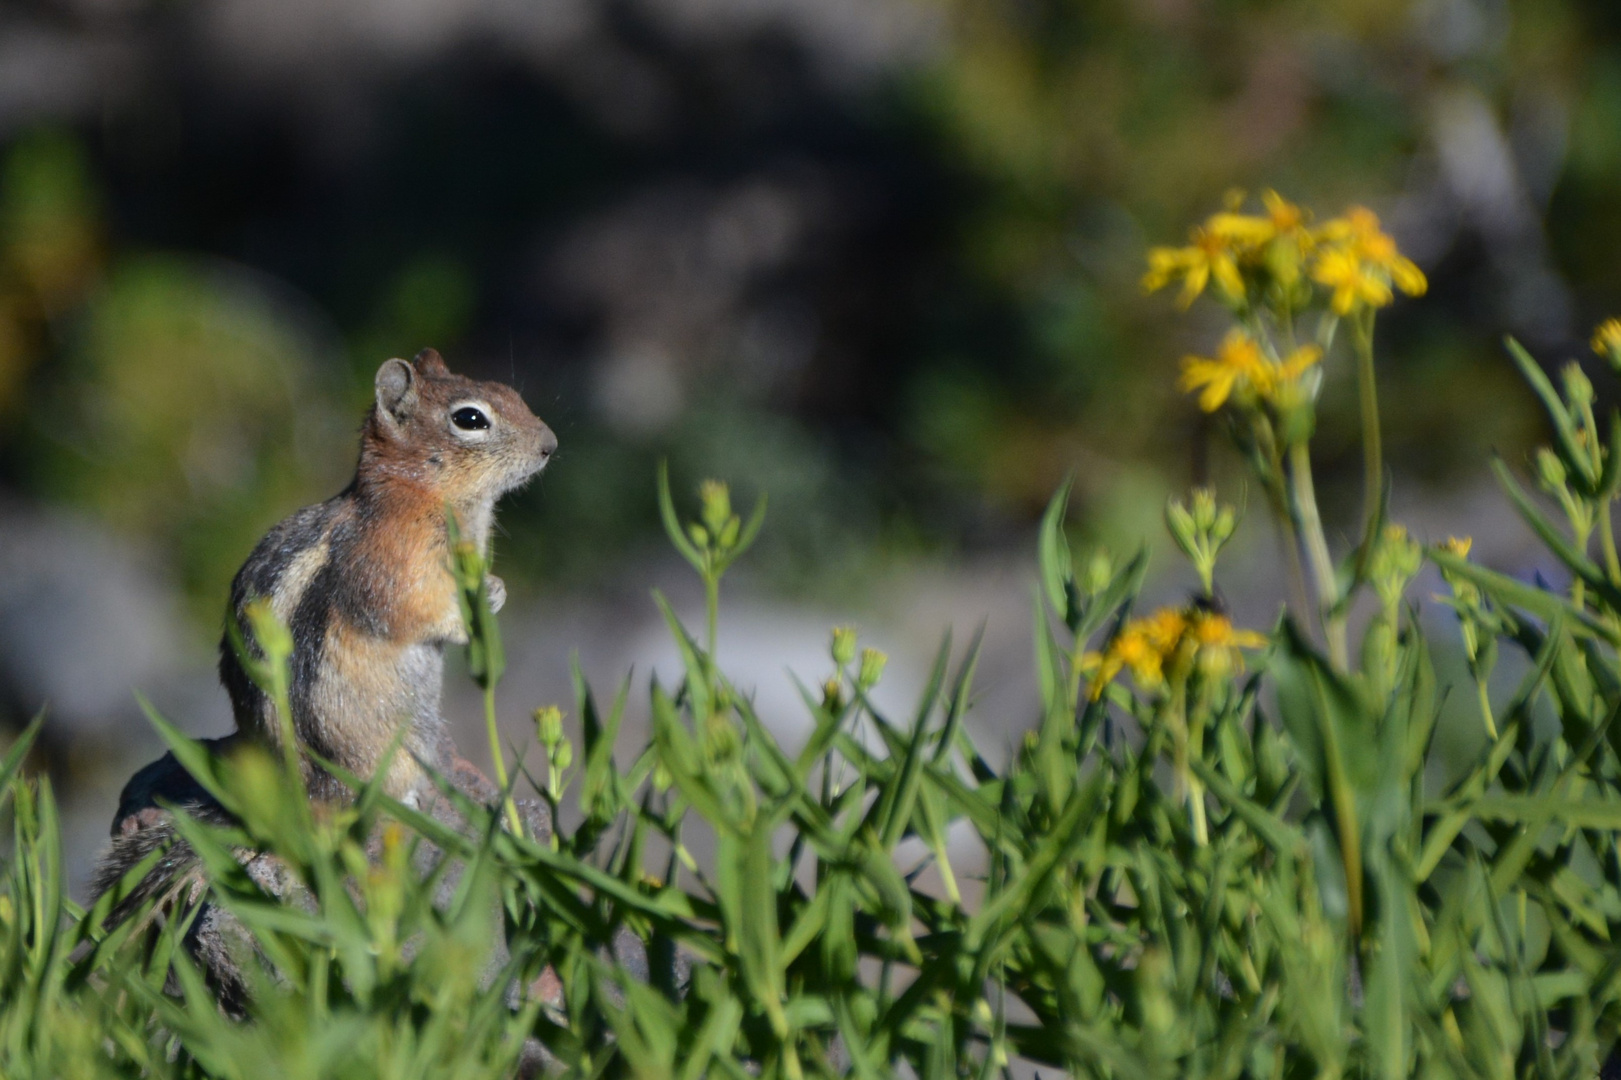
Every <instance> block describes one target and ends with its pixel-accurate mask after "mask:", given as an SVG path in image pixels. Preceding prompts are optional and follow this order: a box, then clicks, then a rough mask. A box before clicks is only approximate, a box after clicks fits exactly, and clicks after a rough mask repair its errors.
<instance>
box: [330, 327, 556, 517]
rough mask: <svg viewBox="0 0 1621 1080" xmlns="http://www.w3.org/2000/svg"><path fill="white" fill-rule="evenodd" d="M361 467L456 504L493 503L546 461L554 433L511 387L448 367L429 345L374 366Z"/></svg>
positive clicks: (370, 476) (553, 446)
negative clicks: (374, 391)
mask: <svg viewBox="0 0 1621 1080" xmlns="http://www.w3.org/2000/svg"><path fill="white" fill-rule="evenodd" d="M375 382H376V389H377V400H376V402H375V403H374V404H373V406H372V410H371V414H370V415H369V416H368V417H367V418H366V426H365V433H364V437H363V439H362V442H361V454H360V475H361V477H362V478H364V479H368V480H371V479H380V478H381V477H382V476H383V475H388V476H393V477H396V478H398V479H404V480H408V481H410V482H412V483H414V484H418V485H421V486H424V487H427V488H430V489H431V490H432V491H433V492H434V493H435V494H436V495H437V496H438V497H439V498H441V499H442V500H443V501H445V502H447V503H450V504H451V505H454V506H459V507H461V506H472V505H478V504H485V503H493V502H494V501H495V500H496V499H497V498H499V497H500V496H502V495H503V494H505V493H506V492H508V491H511V490H512V489H513V488H515V487H518V486H519V485H521V484H522V483H523V482H524V481H526V480H528V479H529V478H530V477H532V476H534V475H535V474H536V473H538V472H540V470H541V469H543V468H545V466H546V462H547V461H548V460H550V458H551V456H552V451H554V450H556V449H557V436H556V435H553V434H552V429H551V428H549V427H547V426H546V425H545V424H544V423H542V422H541V420H540V418H539V417H537V416H536V415H535V414H534V413H532V412H530V411H529V407H528V406H526V405H525V404H524V403H523V399H522V398H520V397H519V396H518V393H517V391H516V390H513V389H512V387H510V386H506V385H504V384H502V383H497V382H479V381H477V380H475V379H468V378H465V377H463V376H461V375H455V374H452V373H451V371H450V369H449V368H447V367H446V366H445V361H444V359H443V358H441V357H440V355H439V354H438V353H437V352H436V351H434V350H433V349H423V350H422V351H421V352H419V353H417V355H416V357H415V359H413V360H411V361H409V362H407V361H405V360H388V361H385V362H384V364H383V366H382V367H380V368H378V369H377V378H376V380H375Z"/></svg>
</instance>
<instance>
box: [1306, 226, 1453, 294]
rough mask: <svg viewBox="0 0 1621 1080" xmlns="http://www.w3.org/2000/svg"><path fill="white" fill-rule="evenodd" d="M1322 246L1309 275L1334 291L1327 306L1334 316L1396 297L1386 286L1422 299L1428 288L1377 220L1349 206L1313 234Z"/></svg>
mask: <svg viewBox="0 0 1621 1080" xmlns="http://www.w3.org/2000/svg"><path fill="white" fill-rule="evenodd" d="M1317 239H1318V241H1319V243H1320V244H1321V245H1322V246H1321V249H1320V250H1319V251H1318V253H1317V259H1316V263H1315V265H1314V266H1313V267H1312V272H1311V276H1312V278H1313V279H1314V280H1315V281H1316V282H1317V283H1318V284H1320V285H1326V286H1328V287H1329V288H1330V289H1333V290H1334V295H1333V297H1332V298H1331V299H1330V300H1329V306H1330V307H1332V308H1333V309H1334V312H1335V314H1338V315H1349V314H1350V313H1351V309H1352V308H1355V307H1358V306H1365V307H1370V308H1381V307H1385V306H1386V305H1388V304H1389V303H1390V302H1391V301H1392V300H1394V299H1395V294H1394V293H1393V292H1392V291H1391V286H1393V285H1394V286H1395V287H1396V288H1398V289H1400V290H1401V291H1402V292H1404V293H1406V294H1407V295H1408V296H1423V295H1424V290H1426V289H1427V288H1429V282H1427V281H1425V280H1424V274H1423V272H1422V271H1421V270H1419V268H1418V267H1417V266H1415V265H1413V260H1411V259H1409V258H1408V257H1407V256H1405V255H1403V254H1402V253H1401V252H1399V251H1397V250H1396V241H1395V240H1393V239H1391V238H1390V236H1389V235H1387V234H1386V233H1385V231H1384V230H1383V229H1381V228H1380V227H1379V216H1378V215H1377V214H1375V213H1374V212H1373V211H1372V210H1368V209H1366V208H1365V207H1361V206H1353V207H1352V208H1351V209H1350V210H1349V211H1347V213H1346V215H1345V216H1344V217H1342V218H1335V219H1334V220H1333V221H1330V222H1327V223H1326V224H1324V225H1323V227H1322V228H1321V229H1320V230H1318V233H1317Z"/></svg>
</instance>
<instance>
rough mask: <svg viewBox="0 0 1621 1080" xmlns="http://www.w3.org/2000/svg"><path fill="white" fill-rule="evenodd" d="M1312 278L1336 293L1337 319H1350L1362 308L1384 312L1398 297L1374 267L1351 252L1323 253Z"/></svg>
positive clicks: (1332, 300) (1349, 250) (1334, 306)
mask: <svg viewBox="0 0 1621 1080" xmlns="http://www.w3.org/2000/svg"><path fill="white" fill-rule="evenodd" d="M1311 276H1312V278H1313V279H1315V280H1316V281H1317V282H1318V283H1319V284H1321V285H1327V286H1328V287H1329V288H1331V289H1333V290H1334V296H1333V298H1332V299H1330V300H1329V306H1330V307H1332V308H1333V309H1334V313H1335V314H1337V315H1349V314H1350V313H1351V309H1352V308H1354V307H1356V306H1357V305H1359V304H1364V305H1366V306H1368V307H1373V308H1381V307H1385V306H1386V305H1388V304H1389V303H1390V302H1391V301H1392V300H1393V299H1395V296H1394V294H1392V293H1391V291H1390V283H1389V281H1387V280H1386V279H1385V276H1384V275H1383V274H1380V273H1379V272H1378V271H1377V270H1376V269H1374V267H1373V266H1372V264H1370V263H1365V262H1363V261H1362V260H1361V259H1360V258H1358V257H1357V254H1356V252H1354V251H1352V250H1351V249H1349V248H1334V249H1332V250H1329V251H1325V252H1323V253H1322V254H1321V255H1320V256H1318V258H1317V265H1316V266H1314V267H1312V271H1311Z"/></svg>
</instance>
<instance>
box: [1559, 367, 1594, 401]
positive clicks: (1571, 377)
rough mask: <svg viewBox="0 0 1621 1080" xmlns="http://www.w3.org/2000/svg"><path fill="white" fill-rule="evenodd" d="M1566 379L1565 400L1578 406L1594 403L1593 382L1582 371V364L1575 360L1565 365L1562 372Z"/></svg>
mask: <svg viewBox="0 0 1621 1080" xmlns="http://www.w3.org/2000/svg"><path fill="white" fill-rule="evenodd" d="M1562 374H1563V376H1564V380H1565V400H1566V401H1568V402H1570V404H1571V405H1572V406H1574V407H1576V408H1581V407H1582V406H1583V405H1591V404H1593V397H1594V395H1593V384H1592V382H1590V381H1589V380H1588V378H1587V376H1586V375H1585V374H1584V373H1583V372H1582V368H1581V365H1580V364H1577V363H1576V362H1575V361H1571V362H1570V363H1568V364H1566V365H1565V370H1564V371H1563V372H1562Z"/></svg>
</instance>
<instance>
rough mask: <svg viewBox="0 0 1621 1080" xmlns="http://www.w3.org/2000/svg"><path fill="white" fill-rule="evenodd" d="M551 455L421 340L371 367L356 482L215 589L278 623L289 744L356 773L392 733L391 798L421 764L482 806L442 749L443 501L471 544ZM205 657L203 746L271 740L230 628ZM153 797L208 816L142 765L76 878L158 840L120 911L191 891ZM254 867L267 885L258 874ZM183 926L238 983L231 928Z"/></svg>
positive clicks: (181, 783)
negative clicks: (105, 838) (288, 648)
mask: <svg viewBox="0 0 1621 1080" xmlns="http://www.w3.org/2000/svg"><path fill="white" fill-rule="evenodd" d="M556 448H557V438H556V436H554V435H553V434H552V432H551V429H550V428H548V427H547V426H546V425H545V424H544V423H542V422H541V421H540V420H539V419H538V418H537V417H536V416H535V415H534V414H533V413H531V412H530V411H529V409H528V408H527V407H526V406H525V405H524V403H523V400H522V399H521V398H520V397H519V396H518V394H517V392H516V391H514V390H513V389H512V388H511V387H508V386H503V385H501V384H500V383H493V382H477V381H474V380H472V379H467V378H463V377H461V376H459V375H453V374H451V372H450V371H449V370H448V369H447V368H446V367H445V363H444V361H443V360H442V359H441V358H440V356H439V354H438V353H437V352H435V351H433V350H432V349H424V350H423V351H422V352H421V353H418V354H417V356H416V358H415V360H413V361H412V362H410V363H407V362H406V361H404V360H390V361H388V362H387V363H385V364H384V365H383V366H382V367H381V368H379V369H378V370H377V378H376V401H375V403H374V404H373V405H372V408H371V411H370V412H369V413H368V414H367V416H366V421H365V424H364V425H363V427H362V429H361V440H360V462H359V464H358V466H357V467H356V469H355V478H354V481H353V482H352V483H350V485H349V486H348V487H347V488H345V489H344V490H343V491H342V492H341V493H339V494H337V495H335V496H333V497H332V498H330V499H328V500H327V501H326V502H323V503H319V504H317V505H315V506H310V507H306V508H304V509H303V510H300V511H298V512H297V513H295V514H293V515H292V516H291V517H289V518H287V519H286V520H284V521H283V522H281V524H279V525H277V526H276V527H275V528H273V529H271V530H270V532H269V533H267V534H266V535H265V537H264V539H263V540H261V541H260V542H259V544H258V546H257V547H255V548H254V550H253V553H252V554H251V555H249V556H248V560H247V562H246V563H244V564H243V566H242V569H241V570H240V571H238V573H237V575H236V580H235V582H234V583H233V585H232V587H231V608H230V613H229V616H228V617H230V618H232V619H235V620H237V621H238V622H239V623H240V622H242V620H243V609H244V607H245V606H246V605H247V604H248V603H250V602H251V601H253V600H255V599H257V598H260V597H264V598H268V600H269V601H270V605H271V607H272V609H273V610H274V611H275V613H276V614H277V615H278V616H279V617H280V618H281V620H282V621H283V622H284V623H286V624H287V626H288V628H289V629H290V630H291V632H292V638H293V655H292V662H291V671H290V673H289V674H290V676H291V681H290V688H291V695H290V696H291V705H292V714H293V715H292V722H293V723H292V726H293V731H294V735H295V737H296V738H297V739H298V740H299V741H300V742H301V743H302V744H303V746H304V748H306V749H308V750H309V751H312V752H313V753H314V754H316V755H319V756H320V757H322V758H324V759H326V760H328V761H331V762H332V763H334V764H335V765H338V766H341V767H342V768H344V769H345V770H347V771H349V772H351V773H353V774H355V775H356V776H359V777H361V778H363V779H365V778H369V777H371V776H372V775H373V773H374V772H375V771H376V769H377V767H378V766H379V765H380V764H381V763H382V760H383V757H384V755H385V754H386V753H387V752H388V750H389V748H390V747H391V746H392V745H393V744H394V741H395V739H396V737H397V736H398V735H399V734H400V732H401V729H402V727H403V728H404V729H405V736H404V739H403V743H402V745H401V748H400V751H399V752H398V753H396V754H395V756H394V757H393V759H392V761H391V762H390V765H389V772H388V776H387V778H386V780H385V789H386V790H387V791H388V793H389V794H390V795H393V796H394V797H396V798H399V799H401V800H403V801H410V802H416V801H418V799H419V798H420V797H421V796H422V795H423V794H424V785H423V780H424V774H423V771H422V768H421V764H420V763H424V762H425V763H428V764H429V765H431V766H433V767H435V768H438V769H440V770H442V771H446V772H448V773H449V774H450V777H451V779H452V782H453V783H455V784H456V786H457V787H459V788H461V789H462V790H463V791H464V792H467V793H469V794H474V793H475V792H476V795H475V797H478V798H480V799H481V801H488V799H489V798H490V797H492V796H493V794H494V792H493V789H492V788H491V787H490V785H489V784H488V781H485V780H484V779H483V778H482V777H481V776H479V775H478V774H477V770H476V769H473V768H472V767H471V766H470V765H468V764H467V763H466V762H464V761H462V760H460V758H459V757H458V756H457V755H456V754H455V750H454V747H453V745H452V744H451V743H450V740H449V738H448V737H447V736H446V734H445V731H444V720H443V718H442V716H441V715H440V693H441V688H442V683H443V666H444V649H445V646H446V645H447V644H455V643H460V642H465V641H466V631H465V629H464V627H463V624H462V616H461V609H460V602H459V600H458V598H457V591H456V584H455V579H454V577H453V576H452V573H451V563H450V558H451V551H450V547H449V543H448V541H449V530H448V528H447V524H446V516H447V510H448V511H449V512H453V513H454V514H455V516H456V520H457V524H458V528H459V530H460V532H461V534H462V536H463V537H464V538H466V539H470V540H472V541H473V542H474V543H476V544H477V545H478V547H479V549H480V550H481V551H485V552H487V550H488V545H489V538H490V530H491V527H492V524H493V520H494V512H495V502H496V500H497V499H498V498H500V497H501V496H502V495H503V494H505V493H507V492H509V491H511V490H512V489H513V488H515V487H517V486H519V485H520V484H522V483H524V481H526V480H528V479H530V478H531V477H533V476H534V475H535V474H536V473H538V472H539V471H540V470H541V469H542V468H544V467H545V465H546V462H547V460H548V459H549V458H550V457H551V454H552V452H553V451H554V450H555V449H556ZM489 585H490V588H489V594H490V598H491V606H492V607H495V608H499V607H500V605H501V602H502V601H503V600H504V598H505V588H504V586H502V584H501V582H500V581H499V579H496V578H493V577H492V578H490V579H489ZM251 647H252V646H250V648H251ZM219 667H220V678H221V680H222V681H223V682H224V684H225V688H226V690H227V692H228V693H229V694H230V697H231V705H232V708H233V710H234V712H235V714H236V722H237V733H236V734H235V735H233V736H230V737H228V738H226V739H222V740H216V741H215V742H214V746H215V749H217V750H221V751H226V750H229V749H230V748H231V746H232V745H233V744H236V743H239V742H241V741H244V740H252V741H257V742H260V743H261V744H265V745H269V746H271V747H273V748H276V747H278V744H279V742H280V731H281V728H280V725H279V724H278V722H277V719H276V716H275V713H274V705H273V704H272V703H271V701H270V700H269V698H268V696H267V695H266V694H264V693H263V692H262V691H261V690H260V689H259V688H258V686H256V685H255V684H254V683H253V681H252V680H251V679H249V678H248V675H247V673H246V672H245V671H244V670H243V668H242V665H241V662H240V661H239V659H238V656H237V653H236V650H235V648H234V647H233V646H232V644H231V641H230V634H229V633H228V634H227V635H226V640H225V641H224V642H223V643H222V644H221V647H220V665H219ZM306 780H307V782H308V784H309V788H310V794H311V796H312V797H314V798H316V799H318V800H341V799H344V798H346V797H347V796H348V790H347V789H346V788H345V787H344V786H343V785H342V784H341V783H339V782H338V781H337V780H336V779H334V778H333V777H331V776H329V775H327V774H326V773H324V772H322V771H320V770H319V769H315V768H313V767H311V768H307V769H306ZM165 805H169V806H179V807H182V808H184V809H186V810H187V811H189V812H194V813H196V814H197V815H198V816H200V817H203V818H205V819H214V820H218V819H219V818H220V817H221V815H222V814H223V811H222V810H221V809H220V808H219V806H218V804H217V803H214V802H213V800H212V799H210V798H209V797H208V796H207V794H206V793H205V792H204V791H203V790H202V789H201V787H200V786H198V785H197V783H196V781H195V780H193V779H192V778H191V777H190V776H188V775H187V774H186V773H185V770H184V769H183V768H181V767H180V766H179V764H178V763H177V762H176V761H175V759H174V757H173V756H172V755H166V756H165V757H164V758H163V759H161V760H160V761H157V762H154V763H153V764H151V765H148V766H147V767H146V768H144V769H142V770H140V771H139V772H138V773H136V775H135V776H134V777H133V778H132V779H131V780H130V782H129V784H128V785H126V786H125V789H124V792H123V795H122V797H121V803H120V807H119V810H118V815H117V817H116V818H115V820H114V822H113V837H114V839H113V845H112V848H111V849H110V850H109V851H108V852H107V853H106V854H105V855H104V856H103V858H102V860H101V862H100V864H99V865H98V866H97V869H96V872H95V875H94V880H93V882H92V889H93V890H94V892H95V893H96V895H98V896H99V895H100V894H101V893H102V892H104V891H106V890H107V889H108V888H110V887H111V886H112V885H113V884H114V883H116V882H117V881H118V880H119V879H120V878H121V877H122V875H123V874H124V873H125V872H126V871H127V870H128V869H129V868H130V867H132V866H134V865H135V864H136V863H138V862H140V861H141V859H142V858H144V857H145V856H146V855H147V854H149V853H150V852H153V851H155V850H157V849H158V848H160V847H163V846H165V845H168V846H169V854H168V855H167V856H166V857H164V859H163V860H162V861H161V862H160V863H159V864H158V865H157V866H156V867H154V869H153V870H152V871H151V872H150V873H149V874H148V875H147V876H146V878H145V879H143V881H142V883H141V885H140V887H138V888H137V889H136V890H135V893H134V895H132V896H131V897H129V898H128V900H127V901H126V903H125V904H124V905H123V907H124V908H125V909H126V910H128V909H131V908H133V906H134V905H136V904H138V903H139V902H140V901H141V900H142V899H143V898H146V897H151V896H161V895H167V896H173V897H179V896H181V895H187V896H189V900H187V901H186V902H187V903H196V902H198V901H200V900H201V899H202V879H201V877H200V867H199V866H198V865H197V861H196V858H195V856H194V855H192V853H191V852H189V851H188V850H186V848H185V845H184V844H183V843H182V842H180V841H179V840H178V839H177V838H176V834H175V831H174V829H173V826H172V825H169V824H168V822H167V816H168V811H166V810H164V809H163V806H165ZM532 827H533V826H532ZM541 827H542V828H546V829H548V830H549V823H546V824H544V825H542V826H541ZM249 854H250V853H244V857H245V858H247V857H248V855H249ZM251 863H252V860H250V866H249V868H250V872H252V869H253V866H252V865H251ZM261 869H264V870H266V873H267V874H269V875H270V876H271V877H274V870H273V868H269V869H266V868H264V867H261ZM188 883H189V885H190V887H189V888H187V884H188ZM264 884H266V886H267V887H270V888H271V889H272V891H278V890H277V889H276V888H275V885H274V882H272V881H269V880H267V881H266V882H265V883H264ZM114 917H115V919H116V918H117V917H118V916H117V915H116V913H115V916H114ZM160 917H161V916H160ZM197 927H198V928H200V929H194V931H193V933H192V935H191V937H192V940H191V946H192V948H193V951H194V952H195V953H196V954H197V955H198V959H199V960H201V961H202V963H203V966H204V968H205V970H208V971H209V972H210V974H211V975H212V976H214V978H215V982H216V985H217V986H218V987H219V988H220V990H221V992H222V996H230V994H231V993H233V992H234V991H232V989H231V987H232V986H233V985H234V984H235V983H236V982H237V981H238V980H237V978H236V975H235V967H234V962H233V961H232V960H231V958H230V957H229V956H228V955H227V953H228V952H229V949H228V947H227V944H228V943H227V942H226V940H225V939H226V938H227V937H228V936H229V932H230V931H229V928H224V927H220V926H219V925H218V924H217V923H215V922H213V921H211V917H205V918H203V919H200V920H199V921H198V923H197ZM211 927H212V929H211ZM199 935H200V936H199ZM209 935H213V937H210V936H209Z"/></svg>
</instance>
